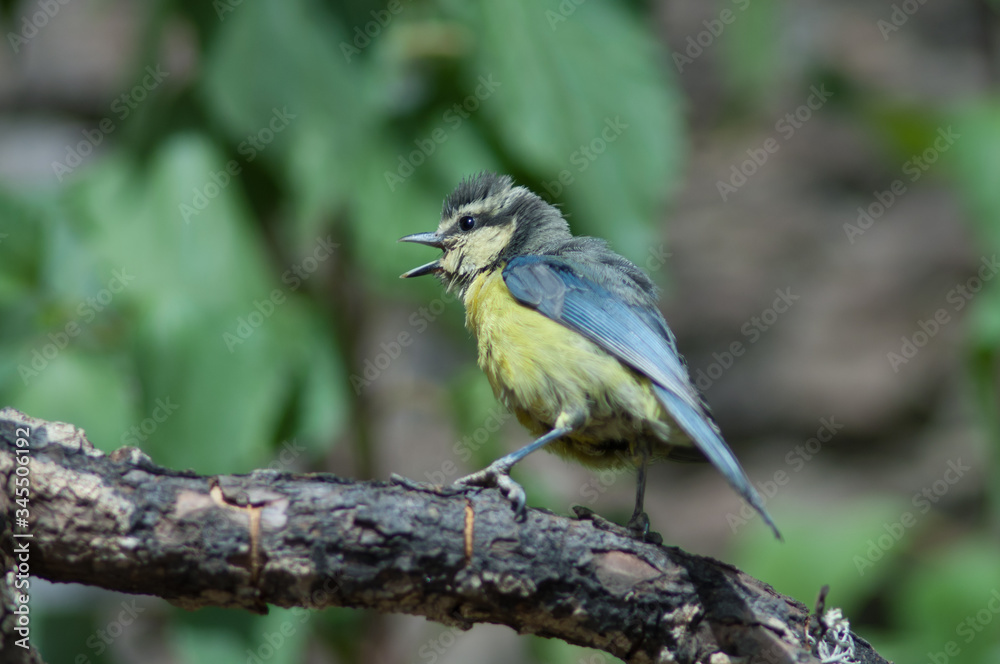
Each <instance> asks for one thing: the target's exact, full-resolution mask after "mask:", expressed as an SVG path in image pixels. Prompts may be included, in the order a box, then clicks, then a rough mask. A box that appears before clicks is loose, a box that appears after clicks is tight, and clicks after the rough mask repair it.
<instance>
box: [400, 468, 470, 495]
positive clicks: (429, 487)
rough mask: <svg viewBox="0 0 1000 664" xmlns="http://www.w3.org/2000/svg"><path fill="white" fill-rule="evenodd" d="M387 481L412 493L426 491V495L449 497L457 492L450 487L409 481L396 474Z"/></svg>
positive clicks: (407, 478)
mask: <svg viewBox="0 0 1000 664" xmlns="http://www.w3.org/2000/svg"><path fill="white" fill-rule="evenodd" d="M389 480H390V481H391V482H392V483H393V484H398V485H399V486H401V487H404V488H407V489H411V490H413V491H426V492H428V493H436V494H438V495H441V496H450V495H454V494H455V493H457V492H458V489H457V488H455V487H453V486H451V485H441V484H432V483H430V482H418V481H417V480H411V479H410V478H409V477H403V476H402V475H397V474H396V473H393V474H392V475H390V476H389Z"/></svg>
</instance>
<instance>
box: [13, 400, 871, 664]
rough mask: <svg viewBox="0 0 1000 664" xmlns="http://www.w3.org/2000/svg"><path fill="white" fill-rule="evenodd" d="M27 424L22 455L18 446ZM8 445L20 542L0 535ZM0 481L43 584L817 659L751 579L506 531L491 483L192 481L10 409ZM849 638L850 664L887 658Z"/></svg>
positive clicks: (503, 505)
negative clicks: (22, 467) (464, 486)
mask: <svg viewBox="0 0 1000 664" xmlns="http://www.w3.org/2000/svg"><path fill="white" fill-rule="evenodd" d="M25 428H27V429H28V432H29V434H30V435H29V440H30V451H29V452H28V453H24V452H21V453H19V452H18V447H17V443H16V440H17V438H18V437H19V432H18V429H20V434H21V435H22V436H23V434H24V433H25V432H24V429H25ZM19 455H21V456H28V457H29V461H28V462H27V464H26V465H27V468H28V477H29V478H30V484H31V491H30V505H29V507H28V509H29V511H30V517H29V521H30V526H29V528H28V531H30V532H31V534H32V538H31V539H28V540H25V539H16V540H15V539H14V537H13V535H14V533H18V532H23V530H22V529H21V528H20V526H19V525H18V522H17V521H16V518H15V510H16V509H18V508H19V506H18V505H17V504H16V503H15V502H14V501H15V491H14V487H15V478H16V477H17V470H16V469H17V467H18V465H19V464H18V459H17V457H18V456H19ZM22 473H23V471H22ZM0 481H2V482H3V486H4V487H5V491H4V492H3V493H2V495H0V499H2V501H3V502H2V504H0V508H2V510H0V527H2V542H3V548H4V552H5V558H7V555H8V553H9V552H11V551H13V547H14V544H18V545H22V543H23V542H25V541H27V542H29V545H30V557H29V565H30V573H31V574H32V575H37V576H41V577H44V578H46V579H50V580H52V581H61V582H77V583H84V584H90V585H95V586H100V587H102V588H107V589H110V590H117V591H121V592H126V593H138V594H147V595H156V596H159V597H163V598H165V599H167V600H169V601H170V602H172V603H174V604H176V605H178V606H181V607H184V608H187V609H197V608H199V607H203V606H221V607H230V608H243V609H248V610H251V611H256V612H265V611H266V610H267V605H268V604H274V605H277V606H282V607H308V608H316V609H319V608H324V607H329V606H350V607H358V608H369V609H375V610H376V611H383V612H402V613H411V614H415V615H422V616H426V617H427V618H429V619H431V620H434V621H437V622H441V623H444V624H447V625H456V626H458V627H461V628H468V627H470V626H472V624H474V623H477V622H491V623H499V624H503V625H509V626H510V627H512V628H514V629H516V630H517V631H518V632H520V633H531V634H539V635H541V636H547V637H553V638H559V639H563V640H565V641H568V642H570V643H575V644H579V645H583V646H589V647H592V648H599V649H601V650H605V651H607V652H609V653H611V654H612V655H615V656H616V657H620V658H622V659H624V660H625V661H627V662H630V663H635V664H645V663H651V662H712V664H720V663H723V662H729V661H730V658H733V657H747V658H748V659H747V660H746V661H749V662H775V663H777V662H816V661H819V660H818V659H816V658H815V656H814V655H812V654H811V653H810V648H809V646H808V645H807V644H806V636H805V635H806V631H807V629H808V628H810V627H811V628H812V629H813V630H814V633H815V630H816V622H817V621H816V620H815V619H813V620H812V622H811V623H810V619H809V613H808V611H807V609H806V608H805V607H804V606H803V605H802V604H800V603H798V602H796V601H795V600H792V599H790V598H787V597H784V596H782V595H779V594H778V593H776V592H775V591H774V590H773V589H772V588H771V587H770V586H768V585H766V584H765V583H763V582H761V581H758V580H756V579H754V578H752V577H750V576H748V575H746V574H744V573H742V572H741V571H739V570H738V569H736V568H734V567H731V566H729V565H726V564H724V563H720V562H718V561H716V560H712V559H710V558H705V557H701V556H696V555H692V554H689V553H685V552H684V551H681V550H680V549H677V548H673V547H662V546H657V545H654V544H650V543H643V542H638V541H636V540H634V539H632V538H630V537H628V535H627V533H626V532H625V531H624V530H623V529H621V528H619V527H616V526H612V525H611V524H608V523H606V522H604V521H603V520H601V519H591V518H583V519H571V518H566V517H561V516H556V515H553V514H550V513H548V512H545V511H540V510H530V511H529V513H528V518H527V520H526V521H525V522H524V523H517V522H515V521H514V518H513V513H512V510H511V509H510V506H509V504H508V503H507V501H505V500H504V499H503V498H502V497H500V496H499V494H498V492H496V491H489V490H480V489H469V490H466V491H463V492H453V491H448V490H444V491H435V490H432V489H430V488H423V489H422V488H420V487H407V486H400V485H395V484H387V483H383V482H352V481H348V480H345V479H341V478H338V477H335V476H333V475H329V474H310V475H294V474H290V473H281V472H275V471H267V470H263V471H255V472H253V473H250V474H249V475H221V476H213V477H205V476H200V475H197V474H195V473H193V472H185V471H176V470H170V469H166V468H161V467H159V466H157V465H155V464H153V463H152V462H151V461H150V459H149V458H148V457H147V456H145V455H144V454H143V453H142V452H140V451H139V450H138V449H135V448H122V449H119V450H117V451H115V452H113V453H111V454H104V453H102V452H99V451H97V450H95V449H94V448H93V447H92V446H91V444H90V443H89V442H88V441H87V439H86V438H85V437H84V433H83V431H81V430H80V429H77V428H75V427H73V426H70V425H67V424H62V423H56V422H46V421H43V420H37V419H34V418H31V417H27V416H25V415H24V414H22V413H20V412H18V411H16V410H13V409H10V408H7V409H4V410H2V411H0ZM22 525H23V524H22ZM22 546H23V545H22ZM4 562H5V564H8V565H9V564H10V560H5V561H4ZM0 638H2V639H4V641H0V643H4V642H9V641H6V640H7V639H10V638H11V637H10V636H9V635H0ZM855 642H856V644H857V649H858V650H857V654H856V660H857V661H859V662H865V663H869V662H871V663H875V662H880V663H881V662H885V660H884V659H882V658H881V657H879V656H878V655H877V654H876V653H875V652H874V650H873V649H872V648H871V646H869V645H868V644H867V643H866V642H865V641H863V640H861V639H860V638H857V637H855ZM723 653H724V655H723ZM727 656H728V657H727Z"/></svg>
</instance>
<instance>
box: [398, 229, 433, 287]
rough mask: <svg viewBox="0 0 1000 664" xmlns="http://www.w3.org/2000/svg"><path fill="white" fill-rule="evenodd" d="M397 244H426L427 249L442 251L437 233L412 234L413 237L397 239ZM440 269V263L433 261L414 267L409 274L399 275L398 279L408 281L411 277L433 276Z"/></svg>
mask: <svg viewBox="0 0 1000 664" xmlns="http://www.w3.org/2000/svg"><path fill="white" fill-rule="evenodd" d="M399 242H415V243H417V244H426V245H427V246H428V247H434V248H435V249H444V243H443V242H442V241H441V237H440V236H439V235H438V234H437V233H414V234H413V235H407V236H406V237H401V238H399ZM440 269H441V262H440V261H439V260H435V261H431V262H430V263H427V264H426V265H421V266H420V267H415V268H413V269H412V270H410V271H409V272H404V273H403V274H401V275H399V278H400V279H409V278H411V277H422V276H424V275H425V274H434V273H435V272H437V271H438V270H440Z"/></svg>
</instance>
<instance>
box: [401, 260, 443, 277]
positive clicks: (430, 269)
mask: <svg viewBox="0 0 1000 664" xmlns="http://www.w3.org/2000/svg"><path fill="white" fill-rule="evenodd" d="M440 269H441V263H440V261H431V262H430V263H427V264H426V265H421V266H420V267H415V268H413V269H412V270H410V271H409V272H404V273H403V274H401V275H399V278H400V279H409V278H410V277H422V276H424V275H425V274H434V273H435V272H437V271H438V270H440Z"/></svg>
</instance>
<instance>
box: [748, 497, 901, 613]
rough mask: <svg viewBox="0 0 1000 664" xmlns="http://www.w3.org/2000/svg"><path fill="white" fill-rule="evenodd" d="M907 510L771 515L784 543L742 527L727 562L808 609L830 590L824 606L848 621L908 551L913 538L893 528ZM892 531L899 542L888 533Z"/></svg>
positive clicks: (875, 505) (864, 505) (878, 507)
mask: <svg viewBox="0 0 1000 664" xmlns="http://www.w3.org/2000/svg"><path fill="white" fill-rule="evenodd" d="M906 511H907V507H906V506H905V505H904V504H901V503H900V502H898V501H874V500H866V501H864V502H857V503H855V504H853V505H847V504H845V505H843V506H839V507H836V508H833V507H831V509H830V510H827V512H826V513H824V514H822V515H815V514H810V515H803V514H798V515H797V514H791V513H785V514H781V513H776V514H775V515H774V516H775V519H776V520H777V522H778V523H779V524H780V526H781V532H782V535H783V536H784V538H785V541H784V542H783V543H779V542H775V540H774V538H773V537H772V536H771V533H770V532H769V531H768V530H767V529H765V528H747V529H745V530H744V531H743V534H742V537H741V538H740V539H741V542H740V544H741V545H740V546H737V547H734V555H733V558H732V563H733V564H734V565H736V566H737V567H739V568H740V569H743V570H744V571H746V572H747V573H748V574H751V575H752V576H755V577H757V578H759V579H762V580H764V581H766V582H767V583H770V584H771V585H773V586H774V588H775V590H777V591H778V592H781V593H785V594H787V595H790V596H792V597H794V598H795V599H797V600H799V601H801V602H803V603H804V604H805V605H806V606H809V607H811V606H813V605H814V604H815V601H816V597H817V595H818V593H819V591H820V588H822V587H823V586H824V585H829V586H830V600H829V604H830V605H831V606H838V607H841V608H842V609H843V610H844V613H845V615H847V616H851V615H852V614H853V613H854V612H856V611H858V610H859V609H860V608H861V606H862V605H863V603H864V602H865V601H867V599H868V594H869V593H870V592H871V590H872V589H873V588H877V587H878V586H879V584H880V582H881V581H882V580H884V579H885V578H886V577H887V576H888V575H890V574H892V573H893V572H894V570H895V569H896V566H897V564H898V563H897V560H898V558H899V557H900V556H901V555H903V554H904V553H905V552H906V551H907V550H908V548H909V545H910V539H911V538H912V533H911V532H910V531H909V530H908V529H907V528H906V527H904V526H902V525H899V524H898V522H899V520H900V518H901V515H902V514H903V513H904V512H906ZM848 514H849V515H850V518H848V517H847V515H848ZM817 519H821V521H819V522H817ZM887 524H888V525H887ZM897 526H898V529H897V530H893V532H895V533H901V536H899V537H895V536H893V532H889V530H887V528H889V529H890V530H891V529H895V528H896V527H897Z"/></svg>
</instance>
